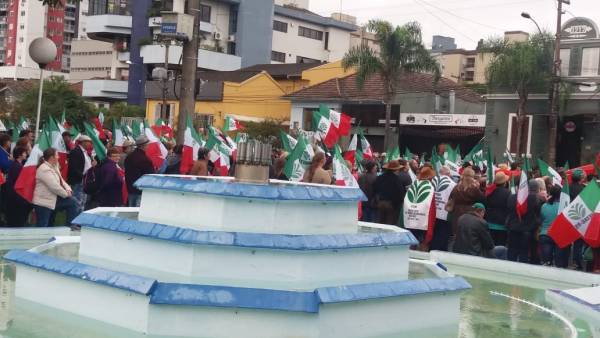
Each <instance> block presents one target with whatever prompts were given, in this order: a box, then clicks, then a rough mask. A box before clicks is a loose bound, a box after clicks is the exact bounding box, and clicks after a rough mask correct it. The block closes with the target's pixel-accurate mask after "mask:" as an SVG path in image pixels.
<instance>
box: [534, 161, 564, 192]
mask: <svg viewBox="0 0 600 338" xmlns="http://www.w3.org/2000/svg"><path fill="white" fill-rule="evenodd" d="M537 162H538V167H539V168H540V173H541V174H542V176H549V177H552V184H554V185H558V186H559V187H562V185H563V178H562V176H560V174H559V173H558V171H556V170H554V168H552V167H551V166H550V165H548V163H546V162H544V161H542V160H540V159H538V160H537Z"/></svg>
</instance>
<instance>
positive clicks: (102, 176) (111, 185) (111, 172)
mask: <svg viewBox="0 0 600 338" xmlns="http://www.w3.org/2000/svg"><path fill="white" fill-rule="evenodd" d="M120 158H121V152H120V151H119V149H117V148H111V149H109V150H108V153H107V157H106V159H105V160H104V162H102V163H101V164H100V168H99V169H100V170H99V175H98V177H96V179H97V180H98V181H99V182H98V183H99V184H98V193H97V194H96V199H97V201H98V206H100V207H122V206H123V177H122V176H121V174H120V173H119V171H120V170H121V169H120V168H119V166H118V164H117V163H118V162H119V159H120Z"/></svg>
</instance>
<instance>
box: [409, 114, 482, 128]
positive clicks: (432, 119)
mask: <svg viewBox="0 0 600 338" xmlns="http://www.w3.org/2000/svg"><path fill="white" fill-rule="evenodd" d="M400 125H403V126H411V125H412V126H448V127H452V126H456V127H485V115H483V114H472V115H468V114H407V113H402V114H400Z"/></svg>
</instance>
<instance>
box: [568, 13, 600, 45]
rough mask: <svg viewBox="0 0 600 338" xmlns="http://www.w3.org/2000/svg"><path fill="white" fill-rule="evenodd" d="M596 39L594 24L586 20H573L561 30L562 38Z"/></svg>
mask: <svg viewBox="0 0 600 338" xmlns="http://www.w3.org/2000/svg"><path fill="white" fill-rule="evenodd" d="M597 37H598V28H597V26H596V24H595V23H594V22H593V21H592V20H590V19H586V18H573V19H571V20H569V21H567V22H566V23H565V25H564V26H563V28H562V38H563V39H565V40H570V39H595V38H597Z"/></svg>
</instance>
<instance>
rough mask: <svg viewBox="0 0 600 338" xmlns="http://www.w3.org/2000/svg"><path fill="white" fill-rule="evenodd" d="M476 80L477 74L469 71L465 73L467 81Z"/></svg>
mask: <svg viewBox="0 0 600 338" xmlns="http://www.w3.org/2000/svg"><path fill="white" fill-rule="evenodd" d="M474 79H475V72H474V71H472V70H468V71H466V72H465V81H473V80H474Z"/></svg>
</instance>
